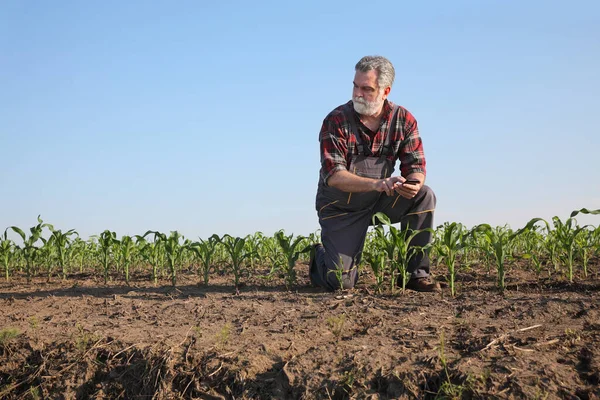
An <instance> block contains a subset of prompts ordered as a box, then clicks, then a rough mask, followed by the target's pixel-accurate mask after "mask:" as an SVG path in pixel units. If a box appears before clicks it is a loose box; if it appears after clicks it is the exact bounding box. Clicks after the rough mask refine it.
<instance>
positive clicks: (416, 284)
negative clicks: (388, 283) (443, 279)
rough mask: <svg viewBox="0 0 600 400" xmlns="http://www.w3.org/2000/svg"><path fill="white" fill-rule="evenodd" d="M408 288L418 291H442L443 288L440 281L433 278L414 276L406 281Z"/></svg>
mask: <svg viewBox="0 0 600 400" xmlns="http://www.w3.org/2000/svg"><path fill="white" fill-rule="evenodd" d="M406 288H407V289H411V290H415V291H417V292H440V291H441V290H442V288H441V286H440V284H439V283H438V282H435V281H432V280H431V278H429V277H428V276H427V277H423V278H414V279H411V280H410V281H408V282H407V283H406Z"/></svg>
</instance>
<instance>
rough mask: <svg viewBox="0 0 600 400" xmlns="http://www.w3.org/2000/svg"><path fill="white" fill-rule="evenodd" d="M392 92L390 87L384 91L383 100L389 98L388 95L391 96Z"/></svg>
mask: <svg viewBox="0 0 600 400" xmlns="http://www.w3.org/2000/svg"><path fill="white" fill-rule="evenodd" d="M391 91H392V88H391V87H389V86H388V87H386V88H385V89H384V91H383V99H384V100H385V99H386V98H387V97H388V95H389V94H390V92H391Z"/></svg>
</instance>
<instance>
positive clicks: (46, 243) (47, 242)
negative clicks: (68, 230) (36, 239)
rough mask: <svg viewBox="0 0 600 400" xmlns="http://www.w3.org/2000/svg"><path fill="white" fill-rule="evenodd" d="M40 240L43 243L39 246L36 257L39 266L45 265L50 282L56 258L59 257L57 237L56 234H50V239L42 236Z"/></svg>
mask: <svg viewBox="0 0 600 400" xmlns="http://www.w3.org/2000/svg"><path fill="white" fill-rule="evenodd" d="M40 240H41V241H42V243H43V244H42V246H40V247H39V248H38V251H37V253H36V256H35V259H36V261H37V264H38V265H39V266H42V267H45V270H46V272H47V274H48V282H50V279H51V278H52V273H53V272H54V266H55V259H56V258H58V257H57V256H56V249H55V245H54V242H55V241H56V239H55V237H54V236H50V237H49V238H48V239H44V238H40Z"/></svg>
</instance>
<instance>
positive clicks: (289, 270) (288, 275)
mask: <svg viewBox="0 0 600 400" xmlns="http://www.w3.org/2000/svg"><path fill="white" fill-rule="evenodd" d="M275 238H276V239H277V243H278V244H279V247H280V249H281V251H282V253H283V256H284V258H285V264H284V265H283V271H284V274H285V285H286V287H288V288H289V287H290V286H292V285H294V284H295V283H296V270H295V269H294V267H295V265H296V261H298V257H300V254H302V253H306V252H309V251H310V249H311V247H312V246H310V245H308V246H306V247H304V248H303V249H302V250H296V248H297V247H298V246H299V245H301V244H302V243H303V241H304V237H303V236H297V237H296V238H295V239H294V235H289V236H288V235H285V234H284V232H283V230H280V231H278V232H277V233H275Z"/></svg>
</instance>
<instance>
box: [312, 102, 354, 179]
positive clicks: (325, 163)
mask: <svg viewBox="0 0 600 400" xmlns="http://www.w3.org/2000/svg"><path fill="white" fill-rule="evenodd" d="M346 125H347V121H346V118H344V115H343V113H342V112H341V111H340V110H339V109H336V110H334V111H333V112H331V113H330V114H329V115H328V116H327V117H326V118H325V120H324V121H323V125H322V127H321V133H320V135H319V142H320V145H321V146H320V147H321V172H320V173H321V179H323V182H324V183H325V184H327V180H328V179H329V178H330V177H331V176H332V175H333V174H334V173H336V172H337V171H340V170H347V165H348V160H347V158H346V157H347V154H348V145H349V138H348V129H347V127H346V129H345V126H346Z"/></svg>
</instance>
